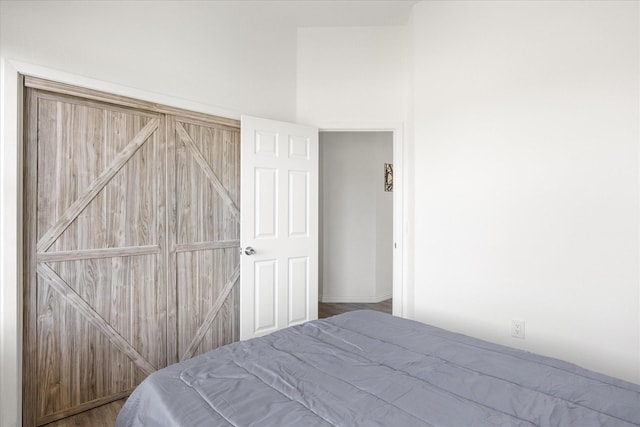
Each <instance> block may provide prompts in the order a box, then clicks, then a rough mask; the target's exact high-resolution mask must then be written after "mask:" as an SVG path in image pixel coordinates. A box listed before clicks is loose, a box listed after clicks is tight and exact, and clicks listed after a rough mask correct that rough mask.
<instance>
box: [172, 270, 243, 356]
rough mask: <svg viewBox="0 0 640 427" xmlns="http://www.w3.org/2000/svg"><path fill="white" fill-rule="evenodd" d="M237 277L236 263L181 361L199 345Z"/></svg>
mask: <svg viewBox="0 0 640 427" xmlns="http://www.w3.org/2000/svg"><path fill="white" fill-rule="evenodd" d="M239 278H240V266H239V265H238V266H236V268H235V269H234V270H233V273H231V278H230V279H229V281H227V283H226V284H225V285H224V288H223V289H222V292H221V293H220V295H219V296H218V299H217V300H216V302H215V304H213V306H211V309H210V310H209V312H208V313H207V316H206V317H205V318H204V322H202V324H201V325H200V326H199V327H198V330H197V331H196V333H195V335H194V337H193V339H192V340H191V343H190V344H189V347H187V349H186V350H185V352H184V354H183V355H182V358H181V359H180V360H181V361H182V360H186V359H189V358H190V357H192V356H193V354H194V353H195V352H196V350H197V349H198V346H199V345H200V341H202V338H204V334H205V333H206V332H207V330H208V329H209V328H210V327H211V324H212V323H213V321H214V320H215V318H216V316H217V315H218V312H219V311H220V309H221V308H222V304H224V302H225V300H226V299H227V297H228V296H229V294H230V293H231V290H232V289H233V286H234V285H235V284H236V282H237V281H238V279H239Z"/></svg>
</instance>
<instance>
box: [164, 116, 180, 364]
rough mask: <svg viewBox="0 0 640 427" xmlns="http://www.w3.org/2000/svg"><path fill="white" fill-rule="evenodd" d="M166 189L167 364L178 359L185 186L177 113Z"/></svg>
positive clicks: (168, 146)
mask: <svg viewBox="0 0 640 427" xmlns="http://www.w3.org/2000/svg"><path fill="white" fill-rule="evenodd" d="M165 121H166V123H165V140H166V143H165V150H164V153H163V154H164V156H165V159H166V160H165V168H164V173H165V177H166V178H165V182H164V186H165V192H166V221H165V246H164V254H165V259H166V276H165V277H166V286H167V324H166V334H167V337H166V340H167V364H172V363H176V362H177V361H178V316H177V306H176V305H177V301H178V299H177V298H178V297H177V286H178V284H177V253H176V246H177V242H178V241H179V240H178V239H179V236H178V233H179V229H178V218H177V203H178V201H177V197H178V195H179V194H180V192H181V191H182V190H183V187H182V185H183V182H184V178H183V176H182V174H181V173H180V171H179V170H178V166H177V165H178V164H179V160H178V158H179V157H182V156H181V153H180V152H179V150H178V148H177V146H176V138H175V136H176V123H175V121H176V119H175V117H174V116H166V117H165Z"/></svg>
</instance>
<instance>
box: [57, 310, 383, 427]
mask: <svg viewBox="0 0 640 427" xmlns="http://www.w3.org/2000/svg"><path fill="white" fill-rule="evenodd" d="M391 307H392V304H391V300H390V299H388V300H386V301H382V302H379V303H375V304H364V303H322V302H321V303H318V318H320V319H324V318H325V317H331V316H335V315H337V314H342V313H346V312H348V311H355V310H376V311H382V312H385V313H389V314H391ZM126 400H127V399H121V400H116V401H115V402H111V403H109V404H107V405H103V406H100V407H99V408H95V409H92V410H90V411H86V412H83V413H81V414H78V415H74V416H72V417H69V418H65V419H63V420H60V421H56V422H53V423H50V424H47V425H46V427H84V426H91V427H113V426H114V424H115V422H116V417H117V416H118V412H120V409H122V406H123V405H124V402H126Z"/></svg>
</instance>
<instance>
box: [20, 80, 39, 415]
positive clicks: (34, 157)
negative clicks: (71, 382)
mask: <svg viewBox="0 0 640 427" xmlns="http://www.w3.org/2000/svg"><path fill="white" fill-rule="evenodd" d="M37 111H38V106H37V99H36V96H35V93H34V91H33V90H32V89H27V90H26V91H25V113H26V114H25V129H24V136H25V140H24V159H25V165H24V172H25V175H24V189H25V196H24V213H25V216H24V270H23V271H24V273H23V274H24V276H23V283H24V312H23V316H24V317H23V327H24V329H23V344H22V345H23V347H22V348H23V350H22V351H23V361H22V362H23V364H22V372H23V373H24V375H23V379H22V390H23V391H22V402H23V413H22V420H23V425H25V426H28V427H30V426H34V425H35V423H36V414H37V409H36V408H37V403H38V388H37V382H36V376H35V375H30V373H31V372H35V371H36V369H37V360H38V358H37V354H36V352H37V321H36V319H37V294H36V282H37V277H36V256H35V252H36V251H35V247H36V241H37V236H38V234H37V220H38V219H37V217H36V212H37V210H36V209H37V194H38V193H37V164H38V151H37V126H38V114H37Z"/></svg>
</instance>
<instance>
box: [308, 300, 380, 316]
mask: <svg viewBox="0 0 640 427" xmlns="http://www.w3.org/2000/svg"><path fill="white" fill-rule="evenodd" d="M391 308H392V300H391V299H388V300H385V301H382V302H378V303H373V304H366V303H326V302H320V303H318V318H319V319H324V318H325V317H330V316H335V315H336V314H342V313H346V312H348V311H355V310H375V311H382V312H384V313H388V314H391Z"/></svg>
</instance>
